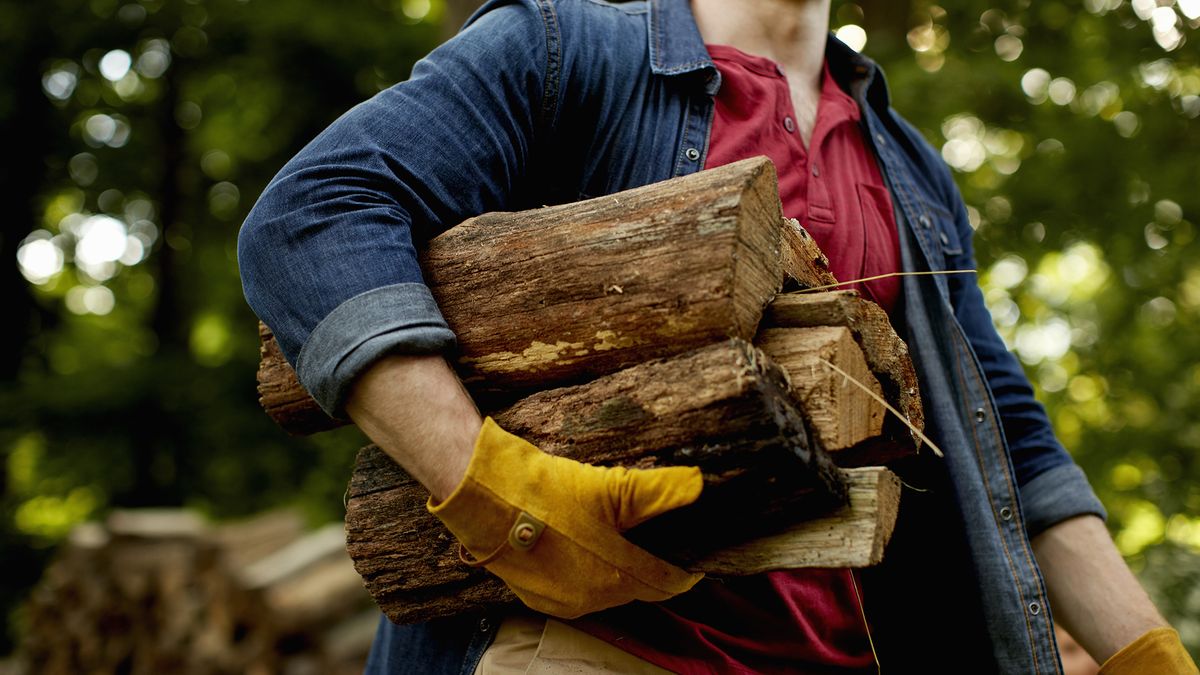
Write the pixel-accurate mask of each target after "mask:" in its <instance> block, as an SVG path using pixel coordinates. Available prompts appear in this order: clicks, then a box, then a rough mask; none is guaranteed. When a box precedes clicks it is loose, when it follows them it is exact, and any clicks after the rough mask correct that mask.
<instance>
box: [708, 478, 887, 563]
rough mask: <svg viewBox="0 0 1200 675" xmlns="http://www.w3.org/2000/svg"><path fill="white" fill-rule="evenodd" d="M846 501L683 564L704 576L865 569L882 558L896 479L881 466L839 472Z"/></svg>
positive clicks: (885, 545)
mask: <svg viewBox="0 0 1200 675" xmlns="http://www.w3.org/2000/svg"><path fill="white" fill-rule="evenodd" d="M845 476H846V482H847V485H848V486H849V495H850V501H849V503H848V504H847V505H846V506H844V507H842V508H841V509H838V510H837V511H835V512H833V513H830V514H829V515H827V516H823V517H821V518H816V519H812V520H806V521H802V522H799V523H796V524H794V525H792V526H790V527H788V528H786V529H785V530H783V531H781V532H778V533H775V534H772V535H769V536H766V537H761V538H758V539H754V540H752V541H749V542H746V543H744V544H741V545H738V546H732V547H728V548H725V549H723V550H721V551H717V552H714V553H712V554H710V555H708V556H705V557H703V558H700V559H697V560H694V561H691V562H689V563H688V564H687V567H688V568H689V569H693V570H697V571H701V570H702V571H704V572H707V573H709V574H718V575H719V574H725V575H742V574H758V573H762V572H768V571H771V570H780V569H797V568H802V567H826V568H836V567H869V566H871V565H875V564H878V563H879V562H880V561H881V560H883V553H884V549H885V548H886V547H887V543H888V541H889V540H890V539H891V536H892V532H893V531H894V529H895V526H896V516H897V513H898V512H899V508H900V480H899V478H897V477H896V475H895V474H893V473H892V472H891V471H889V470H887V469H885V468H883V467H862V468H858V469H848V470H846V471H845Z"/></svg>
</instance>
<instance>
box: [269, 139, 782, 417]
mask: <svg viewBox="0 0 1200 675" xmlns="http://www.w3.org/2000/svg"><path fill="white" fill-rule="evenodd" d="M782 219H783V217H782V215H781V213H780V205H779V197H778V194H777V190H776V183H775V170H774V167H773V165H772V164H771V162H770V161H769V160H767V159H766V158H762V157H759V158H754V159H748V160H744V161H741V162H736V163H734V164H730V165H727V166H723V167H720V168H718V169H713V170H709V171H703V172H700V173H697V174H694V175H691V176H686V177H683V178H677V179H673V180H669V181H665V182H662V183H656V184H654V185H648V186H645V187H640V188H636V189H633V190H628V191H626V192H621V193H617V194H614V195H609V196H607V197H601V198H598V199H590V200H587V201H583V202H577V203H574V204H566V205H562V206H553V207H547V208H542V209H535V210H532V211H524V212H520V213H491V214H485V215H482V216H478V217H476V218H472V219H470V220H467V221H466V222H464V223H462V224H461V225H459V226H457V227H454V228H452V229H450V230H448V231H447V232H445V233H443V234H442V235H440V236H438V237H436V238H434V239H433V240H432V241H431V242H430V244H429V247H428V250H427V251H426V252H425V253H424V255H423V259H422V262H423V269H424V271H425V273H426V280H427V281H428V282H429V285H430V289H431V290H432V291H433V295H434V297H435V298H436V299H437V302H438V305H439V307H440V308H441V310H442V313H443V315H444V316H445V317H446V321H447V322H448V323H449V325H450V327H451V329H453V330H454V331H455V333H456V334H457V336H458V354H457V358H456V360H455V365H456V367H457V370H458V372H459V374H460V376H461V377H462V378H463V380H464V383H465V384H466V385H467V387H468V388H469V389H470V390H471V393H472V394H473V395H474V396H475V397H476V399H477V400H479V401H480V403H481V405H482V406H484V407H485V408H489V409H495V408H497V407H499V406H501V405H504V404H506V403H510V402H511V401H513V400H515V399H516V398H517V397H518V396H519V395H521V394H525V393H528V392H530V391H534V390H539V389H546V388H548V387H553V386H561V385H564V384H574V383H577V382H581V381H585V380H587V379H591V378H594V377H598V376H600V375H605V374H608V373H612V372H615V371H617V370H620V369H621V368H625V367H628V366H631V365H634V364H636V363H641V362H643V361H647V360H649V359H654V358H659V357H663V356H670V355H672V354H679V353H682V352H685V351H687V350H689V349H694V348H696V347H699V346H702V345H706V344H711V343H713V342H717V341H720V340H723V339H726V338H730V337H737V338H741V339H743V340H749V339H751V338H752V337H753V336H754V333H755V331H756V330H757V328H758V323H759V320H760V319H761V318H762V312H763V308H764V307H765V306H766V304H767V303H768V302H769V301H770V299H771V298H772V297H773V296H774V295H775V293H776V292H777V291H778V290H779V287H780V285H781V283H782V279H783V272H782V267H781V262H780V236H781V235H780V230H781V228H780V223H781V222H782ZM260 334H261V335H262V336H263V338H264V346H263V355H264V360H263V364H262V366H261V367H260V370H259V391H260V394H261V396H262V401H263V404H264V406H265V407H267V412H268V414H270V415H271V416H272V417H273V418H275V419H276V421H277V422H279V423H280V424H281V425H282V426H283V427H284V428H285V429H288V430H289V431H293V432H294V433H310V432H312V431H316V430H320V429H322V428H330V426H331V424H333V423H331V422H330V421H328V420H313V419H312V416H314V415H316V416H321V417H324V413H322V412H321V411H320V410H319V409H318V408H317V407H316V404H315V402H314V403H307V402H306V399H305V397H304V396H303V395H301V394H300V393H299V392H300V391H302V389H299V390H298V389H297V387H298V386H299V383H298V382H296V380H295V375H294V373H289V370H290V366H288V365H287V364H286V362H285V361H284V360H283V359H282V358H281V356H280V355H279V354H278V348H277V347H275V346H274V345H273V344H272V342H273V338H272V337H271V336H270V334H269V331H261V330H260Z"/></svg>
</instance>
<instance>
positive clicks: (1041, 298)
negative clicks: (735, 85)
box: [0, 0, 1200, 652]
mask: <svg viewBox="0 0 1200 675" xmlns="http://www.w3.org/2000/svg"><path fill="white" fill-rule="evenodd" d="M458 4H462V3H461V2H457V3H453V4H452V5H451V6H443V3H442V2H440V1H434V2H432V3H431V2H429V0H372V1H371V2H365V1H362V0H360V1H359V2H353V3H341V4H331V3H323V2H317V1H316V0H290V1H289V2H288V3H286V4H282V5H281V4H280V3H268V2H263V1H262V0H133V1H126V0H88V1H86V2H85V1H84V0H44V1H43V2H36V3H28V2H22V1H20V0H0V62H2V63H5V64H6V66H9V67H8V68H6V69H4V70H3V71H0V131H2V132H3V134H4V138H5V142H6V144H8V145H7V151H6V158H5V164H4V166H3V167H2V170H0V185H3V186H4V190H5V192H4V196H5V198H6V201H7V202H8V205H9V206H10V214H9V216H10V217H9V218H6V219H5V220H4V221H0V254H2V255H3V256H4V257H5V258H6V259H7V260H8V263H6V264H5V265H4V266H0V269H3V274H0V286H3V292H4V297H5V298H6V303H9V305H10V306H8V307H6V309H8V310H9V313H10V314H9V315H10V317H11V321H10V325H11V329H10V334H8V335H5V336H0V372H3V373H5V374H6V375H5V377H7V379H6V380H4V381H3V384H0V483H3V485H4V491H3V493H2V495H0V546H2V548H3V552H4V553H3V555H4V561H5V570H6V575H5V577H4V579H3V581H0V607H4V608H6V609H5V611H10V608H12V607H14V606H15V604H16V602H17V601H18V599H19V598H20V597H21V596H22V594H24V593H25V592H26V591H27V589H28V588H29V587H30V586H31V584H32V583H33V581H34V580H35V579H36V577H37V575H38V573H39V572H40V569H41V566H42V565H43V564H44V563H45V561H46V559H47V556H48V553H49V551H51V550H52V547H53V546H54V545H55V544H56V543H57V542H59V541H61V538H62V537H63V536H64V534H65V533H66V532H67V531H68V530H69V528H70V527H71V526H72V525H73V524H74V523H76V522H79V521H80V520H83V519H86V518H90V517H97V516H100V515H102V514H103V513H104V511H105V510H106V509H108V508H111V507H114V506H141V505H152V504H153V505H172V504H174V505H188V506H195V507H198V508H200V509H203V510H204V511H205V512H207V513H209V514H211V515H212V516H214V517H223V516H233V515H239V514H244V513H249V512H253V511H257V510H260V509H263V508H266V507H268V506H272V505H276V504H280V503H295V504H300V505H301V506H303V507H304V508H305V509H306V511H307V512H308V513H309V514H310V516H311V517H312V518H313V520H314V521H321V520H327V519H330V518H335V517H339V516H340V512H341V495H342V492H343V490H344V486H345V480H346V477H347V474H348V472H349V468H350V465H351V462H352V457H353V450H354V448H355V447H357V445H359V444H360V442H361V437H359V436H358V435H357V433H356V432H354V431H344V432H337V433H333V434H327V435H323V436H321V437H318V438H315V439H307V440H297V439H291V438H288V437H286V436H284V435H283V434H282V432H280V431H278V430H277V429H276V428H274V427H273V425H272V424H271V423H270V421H269V420H268V419H267V418H266V417H265V416H264V415H263V414H262V413H261V412H260V411H259V409H258V406H257V403H256V400H255V392H254V386H253V385H254V380H253V372H254V368H255V365H256V361H257V358H258V352H257V340H256V335H255V331H254V328H253V327H254V317H253V316H252V315H251V314H250V312H249V311H248V309H247V308H246V307H245V304H244V302H243V300H242V298H241V291H240V285H239V281H238V278H237V270H236V261H235V249H234V242H235V235H236V231H237V227H238V224H239V223H240V222H241V220H242V219H243V218H244V216H245V214H246V211H247V210H248V209H249V207H250V205H251V204H253V202H254V199H255V197H256V196H257V195H258V194H259V192H261V190H262V189H263V187H264V186H265V184H266V182H267V181H268V180H269V179H270V177H271V176H272V175H273V174H274V172H275V171H276V170H277V169H278V168H279V167H280V166H281V165H282V164H283V163H284V162H285V161H286V160H287V158H289V157H290V156H291V155H292V154H293V153H295V152H296V151H297V150H298V149H299V148H300V146H301V145H303V144H304V143H305V142H306V141H307V140H308V139H310V138H311V137H313V136H314V135H315V134H316V133H317V132H318V131H319V130H320V129H322V128H323V127H324V126H325V125H327V124H328V123H329V122H330V121H332V120H333V119H334V118H335V117H336V116H337V115H339V114H340V113H341V112H342V111H344V110H345V109H347V108H349V107H350V106H352V105H353V104H355V103H356V102H358V101H359V100H362V99H363V98H365V97H367V96H369V95H370V94H372V93H374V92H375V91H377V90H378V89H380V88H382V87H385V86H387V85H388V84H390V83H392V82H395V81H397V80H399V79H402V78H403V77H405V76H406V75H407V73H408V71H409V69H410V68H411V65H412V63H413V61H414V60H415V59H416V58H418V57H419V56H421V55H422V54H424V53H426V52H427V51H428V50H429V49H430V48H431V47H432V46H433V45H434V44H435V42H436V40H437V39H438V37H439V36H440V35H441V30H440V27H439V26H438V19H439V17H440V15H441V13H442V12H444V11H449V10H452V9H453V8H454V6H456V5H458ZM1158 5H1162V6H1158ZM1197 11H1198V9H1197V0H1179V2H1178V3H1177V5H1170V4H1169V3H1166V2H1160V3H1155V2H1154V1H1153V0H1135V1H1134V2H1132V3H1130V2H1125V1H1123V0H1085V2H1084V3H1083V6H1082V7H1080V6H1078V5H1076V4H1066V3H1063V2H1058V1H1056V0H1051V1H1047V2H1038V3H1031V2H1030V1H1029V0H1006V1H1005V2H1000V3H995V4H992V5H989V4H988V3H984V2H981V1H979V0H955V2H947V3H946V4H945V5H944V6H938V5H933V4H931V3H930V2H928V1H927V0H914V1H913V2H911V3H895V2H888V1H887V0H870V1H865V0H864V1H863V2H860V3H859V4H853V3H849V2H835V3H834V23H833V25H834V27H835V28H842V29H844V30H843V31H842V32H841V33H840V34H841V35H843V36H845V37H846V38H847V39H850V38H852V37H853V36H854V34H855V30H854V29H850V28H846V26H848V25H854V26H858V27H861V28H863V29H865V34H866V38H867V47H866V52H867V53H869V54H871V55H872V56H874V57H875V58H876V59H877V60H879V61H880V62H881V63H882V64H883V65H884V67H885V68H886V70H887V73H888V77H889V80H890V83H891V85H892V89H893V104H894V105H895V107H896V108H897V109H898V110H900V111H901V112H902V113H903V114H904V115H905V116H907V117H908V118H909V119H910V120H912V121H913V122H914V123H915V124H916V125H917V126H918V128H920V129H921V130H922V131H923V133H924V134H925V135H926V137H927V138H928V139H929V140H930V141H931V142H932V143H933V144H934V145H935V146H936V147H939V148H941V149H942V152H943V155H944V156H945V157H946V159H947V160H948V161H949V163H950V164H951V165H952V166H954V167H955V168H956V177H957V178H958V181H959V185H960V187H961V189H962V192H963V195H964V197H965V199H966V202H967V204H968V205H969V206H970V211H971V215H972V222H973V223H974V224H976V225H977V228H978V232H977V238H976V244H977V249H978V257H979V265H980V271H981V280H982V281H983V283H984V286H985V290H986V294H987V299H988V303H989V306H990V308H991V309H992V312H993V315H994V317H995V319H996V322H997V326H998V327H999V329H1000V330H1001V333H1002V334H1003V335H1004V337H1005V339H1006V340H1008V342H1009V344H1010V345H1011V346H1012V347H1014V349H1015V350H1016V351H1017V353H1018V355H1019V356H1020V357H1021V359H1022V360H1023V362H1024V363H1025V364H1026V366H1027V368H1028V371H1029V374H1030V377H1031V379H1032V380H1033V381H1034V383H1035V385H1036V386H1037V388H1038V391H1039V394H1040V396H1041V397H1042V399H1043V400H1044V401H1045V402H1046V404H1047V406H1048V408H1049V411H1050V414H1051V416H1052V418H1053V419H1054V421H1055V423H1056V426H1057V429H1058V430H1059V433H1060V435H1061V436H1062V438H1063V440H1064V442H1065V443H1066V444H1067V446H1068V447H1069V448H1070V449H1071V451H1072V452H1073V453H1074V454H1075V456H1076V457H1077V458H1078V460H1079V462H1080V463H1081V464H1082V465H1083V466H1084V467H1085V469H1086V470H1087V471H1088V473H1089V475H1090V476H1091V477H1092V480H1093V483H1094V485H1095V486H1096V488H1097V491H1098V492H1099V493H1100V495H1101V498H1102V499H1103V500H1104V502H1105V504H1106V505H1107V506H1108V508H1109V510H1110V514H1111V517H1110V526H1111V527H1112V529H1113V532H1114V535H1115V536H1116V538H1117V541H1118V544H1119V546H1120V547H1121V548H1122V550H1123V552H1125V553H1126V554H1127V555H1128V556H1130V559H1131V562H1132V564H1133V565H1134V567H1135V569H1137V570H1138V571H1139V573H1140V574H1141V576H1142V578H1143V580H1144V582H1145V583H1146V585H1147V586H1148V587H1149V588H1150V590H1151V593H1152V594H1153V595H1154V596H1155V598H1156V600H1157V601H1158V602H1159V604H1160V606H1161V607H1163V608H1164V610H1165V611H1166V612H1167V613H1168V614H1169V616H1170V618H1171V619H1172V620H1173V621H1174V622H1175V624H1176V625H1177V626H1178V627H1179V628H1180V629H1181V632H1182V633H1183V636H1184V638H1185V640H1186V641H1187V643H1188V644H1189V645H1190V646H1191V648H1192V649H1193V650H1196V649H1197V648H1200V594H1197V593H1196V592H1195V588H1196V581H1197V579H1196V574H1197V573H1196V570H1197V569H1200V564H1198V563H1200V557H1198V556H1200V515H1198V514H1200V481H1198V480H1197V479H1198V478H1200V466H1198V463H1197V449H1198V448H1200V421H1197V420H1200V365H1197V364H1196V363H1194V362H1193V361H1194V359H1193V357H1192V355H1194V354H1197V353H1200V333H1198V331H1197V330H1196V327H1197V322H1198V321H1200V263H1198V262H1195V261H1196V260H1200V256H1197V255H1196V254H1197V253H1200V250H1198V248H1200V244H1198V243H1197V242H1196V241H1195V238H1196V232H1195V227H1196V222H1195V221H1196V214H1197V213H1200V193H1198V192H1197V191H1196V189H1195V186H1196V172H1195V169H1194V166H1193V165H1194V158H1195V157H1197V156H1200V147H1198V146H1200V134H1198V133H1197V117H1198V116H1200V64H1198V55H1200V50H1198V48H1197V46H1196V43H1194V42H1191V41H1189V40H1196V39H1197V36H1198V35H1200V33H1197V30H1196V29H1197V28H1200V21H1198V20H1197V19H1196V18H1195V17H1191V18H1189V17H1188V16H1187V15H1186V14H1185V12H1191V13H1196V12H1197ZM18 250H20V251H21V253H20V254H18ZM18 255H19V256H20V259H21V260H22V264H21V265H20V269H21V270H22V271H23V273H24V275H25V276H24V277H22V276H20V275H19V274H18V272H17V270H18V266H15V265H13V262H14V258H16V257H18ZM6 339H7V340H8V342H3V340H6ZM6 646H8V645H7V644H5V643H4V641H3V639H0V652H2V651H5V649H4V647H6Z"/></svg>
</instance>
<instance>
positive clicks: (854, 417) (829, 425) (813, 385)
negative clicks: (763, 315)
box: [756, 326, 885, 452]
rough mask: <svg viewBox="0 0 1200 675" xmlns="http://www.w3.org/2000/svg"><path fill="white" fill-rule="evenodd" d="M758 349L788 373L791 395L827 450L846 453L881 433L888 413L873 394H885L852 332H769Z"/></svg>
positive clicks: (762, 336)
mask: <svg viewBox="0 0 1200 675" xmlns="http://www.w3.org/2000/svg"><path fill="white" fill-rule="evenodd" d="M756 345H757V346H758V347H759V348H760V349H762V350H763V351H764V352H765V353H766V354H767V355H768V356H770V357H771V358H772V359H773V360H774V361H775V362H776V363H778V364H779V365H780V366H782V367H783V369H784V371H786V372H787V374H788V380H789V382H790V384H791V392H792V395H793V396H795V397H796V399H797V401H798V402H799V403H800V407H801V409H803V410H804V413H805V415H806V416H807V419H808V421H809V426H810V427H811V428H812V429H813V431H814V432H815V433H816V434H817V436H818V437H819V438H820V439H821V443H822V444H823V445H824V447H825V448H826V449H828V450H829V451H831V452H834V451H838V450H844V449H846V448H849V447H851V446H853V445H856V444H858V443H860V442H862V441H864V440H866V439H868V438H872V437H874V436H878V435H879V434H880V433H881V431H882V430H883V419H884V413H885V409H884V407H883V405H882V404H880V403H879V402H878V400H876V398H874V397H872V394H874V395H875V396H882V393H883V392H882V389H881V388H880V386H879V382H878V381H876V379H875V376H874V375H872V374H871V371H870V369H869V368H868V367H867V363H866V361H865V359H864V358H863V354H862V350H860V349H859V348H858V345H857V344H856V343H855V342H854V338H853V337H852V336H851V334H850V331H849V329H846V328H843V327H840V326H822V327H816V328H768V329H765V330H763V331H761V332H760V333H759V335H758V338H757V340H756ZM829 364H832V365H833V366H835V367H837V368H839V369H841V370H842V371H843V372H844V373H846V374H847V375H849V378H847V377H845V376H843V375H841V374H838V373H837V371H835V370H833V368H831V367H830V365H829ZM850 378H852V379H850Z"/></svg>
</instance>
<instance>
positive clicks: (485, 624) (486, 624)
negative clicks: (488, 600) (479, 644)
mask: <svg viewBox="0 0 1200 675" xmlns="http://www.w3.org/2000/svg"><path fill="white" fill-rule="evenodd" d="M491 629H492V622H491V621H488V620H487V619H480V620H479V632H481V633H486V632H488V631H489V630H491Z"/></svg>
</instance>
